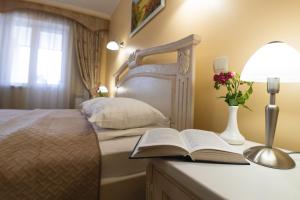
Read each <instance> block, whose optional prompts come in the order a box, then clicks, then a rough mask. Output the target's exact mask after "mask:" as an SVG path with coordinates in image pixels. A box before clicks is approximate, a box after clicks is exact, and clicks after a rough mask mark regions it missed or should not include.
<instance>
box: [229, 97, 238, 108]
mask: <svg viewBox="0 0 300 200" xmlns="http://www.w3.org/2000/svg"><path fill="white" fill-rule="evenodd" d="M229 105H230V106H238V105H239V103H238V102H237V100H235V99H229Z"/></svg>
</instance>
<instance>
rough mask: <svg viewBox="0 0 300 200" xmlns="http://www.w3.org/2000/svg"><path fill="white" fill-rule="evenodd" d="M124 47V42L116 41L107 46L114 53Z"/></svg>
mask: <svg viewBox="0 0 300 200" xmlns="http://www.w3.org/2000/svg"><path fill="white" fill-rule="evenodd" d="M123 47H124V42H120V43H118V42H116V41H114V40H112V41H109V42H108V43H107V45H106V48H107V49H109V50H112V51H118V50H119V49H120V48H123Z"/></svg>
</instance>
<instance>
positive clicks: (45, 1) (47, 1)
mask: <svg viewBox="0 0 300 200" xmlns="http://www.w3.org/2000/svg"><path fill="white" fill-rule="evenodd" d="M25 1H30V2H34V3H40V4H41V0H25ZM42 4H45V5H49V6H55V7H59V8H64V9H68V10H72V11H76V12H80V13H84V14H87V15H92V16H95V17H100V18H103V19H108V20H110V18H111V17H110V16H109V15H108V14H106V13H103V12H99V11H97V12H96V11H93V10H89V9H86V8H81V7H78V6H74V5H69V4H64V3H60V2H53V1H50V0H43V2H42Z"/></svg>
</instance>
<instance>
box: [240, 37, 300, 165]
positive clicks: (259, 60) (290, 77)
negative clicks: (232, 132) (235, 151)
mask: <svg viewBox="0 0 300 200" xmlns="http://www.w3.org/2000/svg"><path fill="white" fill-rule="evenodd" d="M299 73H300V53H299V52H298V51H297V50H296V49H294V48H293V47H291V46H290V45H288V44H286V43H284V42H278V41H275V42H270V43H268V44H266V45H264V46H263V47H261V48H260V49H258V50H257V51H256V52H255V53H254V54H253V55H252V56H251V57H250V59H249V60H248V62H247V63H246V65H245V67H244V69H243V71H242V74H241V80H244V81H253V82H267V91H268V93H269V94H270V102H269V104H268V105H267V106H266V107H265V123H266V125H265V146H255V147H251V148H249V149H247V150H246V151H244V156H245V157H246V158H247V159H248V160H250V161H252V162H254V163H257V164H259V165H263V166H266V167H270V168H277V169H291V168H294V167H295V162H294V161H293V159H292V158H291V157H290V156H289V155H288V154H287V153H285V152H284V151H281V150H280V149H277V148H273V141H274V136H275V130H276V124H277V118H278V114H279V107H278V106H277V105H276V104H275V95H276V93H278V92H279V85H280V82H300V76H299Z"/></svg>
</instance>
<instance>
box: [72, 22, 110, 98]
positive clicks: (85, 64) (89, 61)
mask: <svg viewBox="0 0 300 200" xmlns="http://www.w3.org/2000/svg"><path fill="white" fill-rule="evenodd" d="M73 33H74V46H75V52H76V57H77V64H78V67H79V73H80V76H81V79H82V82H83V84H84V86H85V87H86V89H87V90H88V91H89V94H90V96H91V97H94V96H95V95H96V91H97V87H98V86H99V85H100V83H101V66H102V59H101V58H102V55H103V51H105V49H104V45H103V44H104V43H105V38H106V36H105V35H106V32H103V31H91V30H89V29H87V28H85V27H84V26H82V25H81V24H78V23H76V22H74V23H73Z"/></svg>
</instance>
